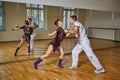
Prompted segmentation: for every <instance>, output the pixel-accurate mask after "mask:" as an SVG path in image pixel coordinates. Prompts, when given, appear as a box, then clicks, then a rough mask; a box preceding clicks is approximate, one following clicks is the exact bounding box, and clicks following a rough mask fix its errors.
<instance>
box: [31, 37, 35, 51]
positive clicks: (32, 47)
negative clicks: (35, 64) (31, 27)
mask: <svg viewBox="0 0 120 80" xmlns="http://www.w3.org/2000/svg"><path fill="white" fill-rule="evenodd" d="M35 36H36V35H31V39H30V50H31V51H33V50H34V39H35Z"/></svg>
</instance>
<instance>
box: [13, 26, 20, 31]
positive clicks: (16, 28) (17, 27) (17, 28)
mask: <svg viewBox="0 0 120 80" xmlns="http://www.w3.org/2000/svg"><path fill="white" fill-rule="evenodd" d="M19 29H20V27H19V26H16V27H15V28H13V29H11V30H12V31H15V30H19Z"/></svg>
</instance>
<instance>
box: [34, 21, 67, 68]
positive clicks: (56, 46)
mask: <svg viewBox="0 0 120 80" xmlns="http://www.w3.org/2000/svg"><path fill="white" fill-rule="evenodd" d="M54 24H55V25H56V26H57V29H56V31H54V32H53V33H51V34H48V36H53V35H55V34H56V37H55V38H54V40H52V41H51V42H50V43H49V47H48V50H47V52H46V54H44V55H42V56H41V57H40V58H38V59H37V60H36V61H35V62H34V68H35V69H37V65H38V64H39V63H40V62H42V61H43V59H44V58H46V57H48V56H49V55H50V53H51V52H52V51H53V50H54V51H55V50H57V51H58V52H59V53H60V57H59V60H58V67H60V68H63V65H62V60H63V56H64V51H63V47H62V46H61V45H60V43H61V42H62V40H63V38H64V37H65V36H67V35H66V33H67V30H63V29H62V26H63V23H62V21H61V20H59V19H57V20H56V21H55V23H54Z"/></svg>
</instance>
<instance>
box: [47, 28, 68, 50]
mask: <svg viewBox="0 0 120 80" xmlns="http://www.w3.org/2000/svg"><path fill="white" fill-rule="evenodd" d="M56 31H57V34H56V37H55V38H54V39H53V40H52V41H51V42H50V43H49V45H50V44H51V45H53V50H54V52H55V51H56V50H57V51H59V52H60V43H61V42H62V40H63V39H64V38H65V36H66V34H65V32H64V30H63V29H62V28H61V27H58V28H57V29H56Z"/></svg>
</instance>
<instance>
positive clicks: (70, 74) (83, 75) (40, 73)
mask: <svg viewBox="0 0 120 80" xmlns="http://www.w3.org/2000/svg"><path fill="white" fill-rule="evenodd" d="M90 40H91V46H92V48H93V50H94V52H95V54H96V56H97V57H98V58H99V60H100V62H101V63H102V65H103V66H104V68H105V69H106V73H102V74H96V73H94V70H95V68H94V67H93V66H92V64H91V63H90V62H89V60H88V58H87V57H86V55H85V54H84V52H82V53H81V54H80V57H79V66H78V69H76V70H69V69H68V67H69V66H70V65H71V51H72V48H73V47H74V46H75V44H76V39H74V38H69V39H65V40H64V41H63V43H62V45H63V47H64V51H65V57H64V60H63V66H64V68H63V69H60V68H58V67H57V61H58V56H59V54H58V53H57V52H56V53H52V54H51V55H50V56H49V57H48V58H46V59H45V60H44V61H43V62H42V63H41V64H40V65H39V66H38V70H34V69H33V62H34V61H35V60H36V59H37V58H38V57H39V56H40V55H42V54H44V53H45V52H46V50H47V47H48V43H49V42H50V40H41V41H35V50H34V53H32V54H31V55H30V56H28V55H27V47H26V44H24V45H23V46H22V48H21V49H20V51H19V52H18V56H16V57H14V56H13V54H14V51H15V48H16V46H17V45H18V43H19V42H7V43H6V42H3V43H0V80H120V62H119V61H120V42H113V41H109V40H100V39H90Z"/></svg>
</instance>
